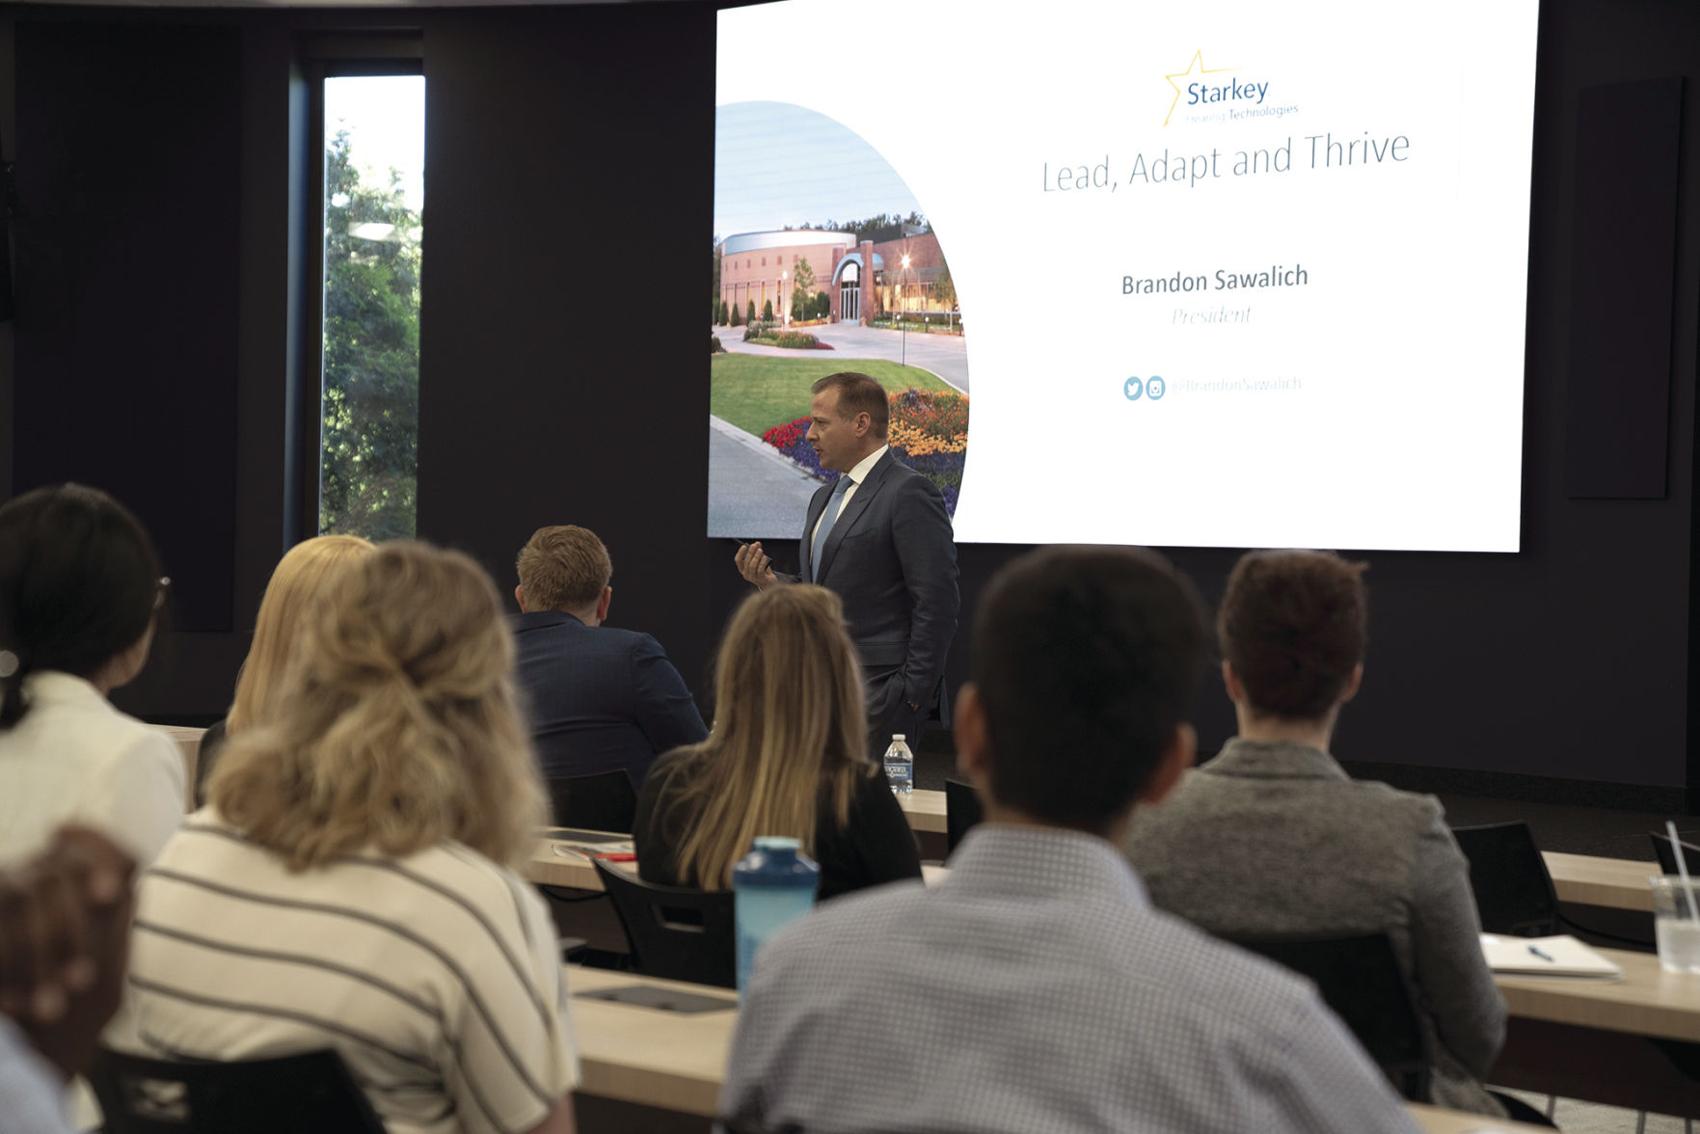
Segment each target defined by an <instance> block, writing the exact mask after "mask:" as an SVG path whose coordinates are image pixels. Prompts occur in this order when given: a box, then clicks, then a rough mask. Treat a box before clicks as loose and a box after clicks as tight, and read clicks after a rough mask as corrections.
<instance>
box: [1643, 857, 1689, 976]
mask: <svg viewBox="0 0 1700 1134" xmlns="http://www.w3.org/2000/svg"><path fill="white" fill-rule="evenodd" d="M1648 882H1649V883H1651V884H1652V887H1653V936H1654V939H1655V940H1657V942H1658V947H1659V967H1660V968H1662V969H1664V970H1665V971H1666V972H1667V973H1700V916H1697V915H1700V883H1696V882H1693V881H1690V882H1689V884H1688V887H1687V890H1686V892H1685V891H1684V888H1683V885H1682V879H1681V878H1680V877H1678V876H1677V875H1674V874H1666V875H1663V876H1660V875H1654V876H1653V877H1652V878H1649V879H1648Z"/></svg>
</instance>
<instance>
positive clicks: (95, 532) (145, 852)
mask: <svg viewBox="0 0 1700 1134" xmlns="http://www.w3.org/2000/svg"><path fill="white" fill-rule="evenodd" d="M166 584H167V580H165V579H162V578H160V569H159V560H158V558H157V557H156V556H155V555H154V549H153V541H152V540H150V539H149V538H148V534H147V532H146V531H144V530H143V529H142V526H141V524H139V523H138V522H137V521H136V518H135V517H134V516H132V515H131V514H130V513H129V511H127V510H126V509H125V508H124V506H123V505H121V504H119V503H118V502H117V501H116V500H113V499H112V498H111V497H110V496H108V495H106V493H104V492H101V491H99V490H98V489H93V488H84V487H82V486H80V485H64V486H61V487H58V488H41V489H37V490H35V491H34V492H27V493H25V494H24V495H22V496H19V497H17V498H16V499H14V500H12V501H10V502H9V503H7V504H6V505H5V506H4V507H0V863H4V862H11V861H16V860H18V859H21V858H24V857H26V856H28V855H30V854H33V853H34V852H35V851H37V850H39V849H40V848H41V847H42V846H44V845H45V844H46V842H47V840H48V838H49V836H51V835H52V833H53V832H54V831H55V830H56V829H57V828H58V827H60V826H61V825H62V824H65V823H77V824H81V825H83V826H87V827H92V828H94V829H95V830H98V831H101V832H102V833H104V834H106V835H107V836H108V837H110V838H111V839H112V840H113V841H114V842H116V843H117V844H118V845H119V846H120V847H122V848H123V849H124V850H125V851H126V852H127V853H128V854H129V855H130V856H131V857H132V858H134V859H136V861H138V862H140V863H143V864H146V863H149V862H152V861H153V859H154V856H155V855H157V854H158V853H159V850H160V848H161V847H163V846H164V845H165V841H166V840H167V839H168V838H170V837H171V833H172V832H173V831H175V830H176V829H177V825H178V824H179V823H181V822H182V820H183V780H184V770H183V756H182V753H181V752H180V751H179V750H178V748H177V746H176V745H175V744H174V743H172V741H171V739H170V738H169V737H167V736H166V735H165V734H164V733H163V732H160V731H158V730H156V729H151V728H149V727H148V726H147V725H145V724H143V723H142V722H141V721H138V720H135V719H134V718H132V717H128V716H125V715H124V714H123V713H121V712H119V711H118V710H117V709H115V708H113V707H112V705H111V704H110V703H109V702H108V701H107V695H108V694H110V693H111V692H112V691H113V690H114V689H117V688H118V687H120V686H122V685H125V684H127V683H129V682H130V681H131V680H132V679H134V678H135V677H136V675H137V674H139V673H140V672H141V671H142V667H143V665H145V664H146V663H147V659H148V650H149V649H150V648H151V647H152V645H153V635H154V624H155V620H156V617H157V615H158V613H159V608H160V606H161V605H162V604H163V602H164V598H165V593H166Z"/></svg>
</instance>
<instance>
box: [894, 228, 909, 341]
mask: <svg viewBox="0 0 1700 1134" xmlns="http://www.w3.org/2000/svg"><path fill="white" fill-rule="evenodd" d="M908 271H909V253H907V252H905V253H904V254H903V272H905V273H906V272H908ZM897 318H898V320H899V321H900V325H901V326H902V328H903V329H902V331H901V332H899V333H900V334H901V335H902V336H903V338H902V345H901V346H900V347H899V348H898V358H899V359H900V361H899V363H898V365H900V366H908V365H909V320H908V319H905V318H904V311H903V275H902V274H901V273H900V274H899V275H898V277H897Z"/></svg>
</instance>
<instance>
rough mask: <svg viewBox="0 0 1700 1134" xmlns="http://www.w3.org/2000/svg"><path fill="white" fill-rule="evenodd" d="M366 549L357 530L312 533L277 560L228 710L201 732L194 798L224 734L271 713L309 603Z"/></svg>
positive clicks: (200, 797) (199, 796) (200, 795)
mask: <svg viewBox="0 0 1700 1134" xmlns="http://www.w3.org/2000/svg"><path fill="white" fill-rule="evenodd" d="M370 551H372V544H371V543H370V542H369V541H367V540H364V539H361V538H360V537H359V536H347V535H329V536H318V537H317V538H314V539H307V540H302V541H301V542H300V543H298V544H296V545H295V546H294V547H292V548H290V549H289V552H288V554H286V555H285V556H284V557H283V558H282V559H280V560H279V561H278V564H277V568H276V569H275V570H274V571H272V577H271V582H269V583H267V584H266V593H265V596H264V597H263V598H261V599H260V613H259V616H258V617H257V618H256V619H255V620H254V640H253V642H252V643H251V644H250V645H249V646H248V657H247V659H246V660H245V661H244V662H243V663H242V670H241V672H240V673H238V674H237V677H236V699H235V700H234V701H232V702H231V704H230V712H229V714H228V715H226V717H225V718H224V719H223V720H222V721H219V722H218V723H217V724H215V725H213V726H212V727H211V728H209V729H207V731H206V733H205V734H204V735H203V736H202V737H201V751H200V756H199V759H198V760H197V762H196V764H195V800H196V802H198V803H205V802H206V801H207V800H206V785H207V780H208V778H209V777H210V776H211V774H212V770H213V766H214V765H215V764H216V763H217V762H218V754H219V752H220V751H221V750H222V749H223V747H224V742H225V740H226V739H227V738H228V737H229V734H230V733H232V732H240V731H242V730H243V729H245V728H250V727H253V726H254V725H257V724H262V723H264V722H266V721H269V720H271V719H272V710H273V708H274V707H275V706H276V704H277V700H278V690H279V689H280V688H281V687H282V683H283V671H284V666H285V664H286V663H287V662H288V661H289V658H290V655H291V654H292V653H293V652H294V647H295V639H296V638H297V637H299V636H300V633H301V626H302V624H303V623H304V622H305V621H306V619H307V616H308V614H309V613H310V612H311V610H312V608H313V604H314V603H316V602H318V601H319V600H320V599H321V597H322V596H323V595H324V593H325V592H326V591H327V590H329V589H330V587H331V585H332V584H334V583H335V582H336V581H337V580H338V579H340V578H342V576H343V575H344V574H346V573H347V572H348V571H349V569H350V568H352V567H354V566H356V565H357V564H359V562H360V561H361V559H363V558H365V556H366V555H367V553H369V552H370Z"/></svg>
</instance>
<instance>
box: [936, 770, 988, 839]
mask: <svg viewBox="0 0 1700 1134" xmlns="http://www.w3.org/2000/svg"><path fill="white" fill-rule="evenodd" d="M985 817H986V811H985V808H984V807H982V806H981V805H980V793H979V792H977V791H975V790H974V788H973V785H971V784H965V783H963V782H962V781H961V780H946V781H945V782H944V846H945V853H946V854H949V853H951V852H952V851H954V850H956V844H957V843H960V842H961V841H962V836H964V835H966V834H967V833H968V832H969V831H970V830H972V829H973V828H974V827H975V826H977V825H978V824H979V822H980V820H982V819H984V818H985Z"/></svg>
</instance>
